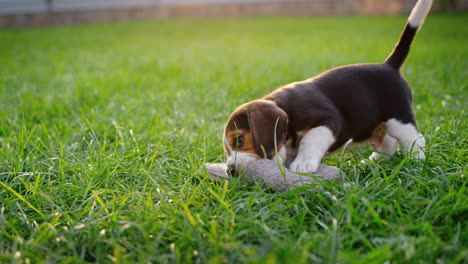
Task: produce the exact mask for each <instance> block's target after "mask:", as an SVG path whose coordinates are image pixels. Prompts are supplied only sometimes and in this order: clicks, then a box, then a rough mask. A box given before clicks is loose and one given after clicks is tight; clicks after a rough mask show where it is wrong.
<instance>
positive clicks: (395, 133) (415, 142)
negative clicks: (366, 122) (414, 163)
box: [385, 118, 426, 159]
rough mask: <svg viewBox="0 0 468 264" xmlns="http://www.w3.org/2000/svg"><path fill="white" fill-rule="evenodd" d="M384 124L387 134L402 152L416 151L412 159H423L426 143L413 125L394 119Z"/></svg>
mask: <svg viewBox="0 0 468 264" xmlns="http://www.w3.org/2000/svg"><path fill="white" fill-rule="evenodd" d="M385 124H386V125H387V133H388V134H389V135H390V136H392V137H394V138H396V139H397V140H398V142H399V143H400V146H401V147H402V149H403V151H405V152H406V153H411V152H414V151H417V153H416V154H415V155H414V156H413V157H415V158H417V159H424V158H425V155H424V147H425V146H426V141H425V140H424V137H423V135H421V133H419V131H418V129H417V128H416V125H415V124H412V123H407V124H404V123H402V122H400V121H398V120H397V119H394V118H392V119H390V120H388V121H387V122H386V123H385Z"/></svg>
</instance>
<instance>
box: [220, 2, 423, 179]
mask: <svg viewBox="0 0 468 264" xmlns="http://www.w3.org/2000/svg"><path fill="white" fill-rule="evenodd" d="M431 5H432V0H419V1H418V2H417V3H416V5H415V7H414V8H413V10H412V11H411V14H410V16H409V18H408V22H407V23H406V26H405V28H404V30H403V33H402V35H401V37H400V40H399V41H398V43H397V45H396V46H395V48H394V50H393V52H392V53H391V54H390V56H389V57H388V58H387V59H386V60H385V62H384V63H378V64H353V65H347V66H342V67H337V68H334V69H331V70H329V71H326V72H324V73H322V74H320V75H318V76H316V77H313V78H311V79H308V80H305V81H300V82H294V83H291V84H288V85H286V86H283V87H281V88H279V89H277V90H275V91H274V92H272V93H270V94H268V95H266V96H264V97H262V98H261V99H258V100H254V101H251V102H248V103H246V104H243V105H241V106H239V107H237V109H235V110H234V112H233V113H232V114H231V115H230V117H229V119H228V121H227V124H226V127H225V130H224V137H223V143H224V149H225V151H226V153H227V163H228V170H229V172H230V173H234V172H235V171H236V170H237V169H239V167H240V166H242V165H243V164H244V165H245V164H246V163H249V162H250V161H252V160H256V159H261V158H267V159H273V158H279V159H281V160H285V158H286V154H288V156H290V155H291V153H289V152H290V151H291V152H297V154H295V156H296V157H295V159H294V161H293V162H292V163H291V164H290V166H289V168H290V170H292V171H293V172H302V173H310V172H315V171H316V170H317V168H318V165H319V163H320V161H321V159H322V158H323V157H324V156H326V155H329V154H333V153H334V152H337V151H340V150H342V149H343V148H344V147H347V146H348V145H349V142H351V144H350V145H351V146H357V145H366V144H371V145H372V147H373V150H374V152H373V153H372V155H371V156H370V159H372V160H377V159H379V158H381V157H382V153H385V154H388V155H392V154H393V153H394V152H395V151H396V150H397V148H398V146H401V148H402V149H403V150H404V151H406V152H413V151H416V152H417V153H416V154H415V156H414V157H415V158H419V159H423V158H424V152H423V148H424V146H425V140H424V137H423V136H422V135H421V134H420V133H419V130H418V128H417V125H416V121H415V118H414V113H413V111H412V109H411V89H410V86H409V84H408V82H407V81H406V80H405V79H404V78H403V76H402V75H401V73H400V68H401V66H402V65H403V63H404V62H405V59H406V57H407V56H408V53H409V50H410V46H411V43H412V41H413V39H414V37H415V36H416V33H417V32H418V29H419V28H420V27H421V25H422V24H423V23H424V20H425V18H426V16H427V14H428V13H429V10H430V9H431Z"/></svg>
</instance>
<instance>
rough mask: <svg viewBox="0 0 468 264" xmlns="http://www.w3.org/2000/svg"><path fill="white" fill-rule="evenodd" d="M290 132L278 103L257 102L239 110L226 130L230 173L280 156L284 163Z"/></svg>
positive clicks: (226, 148) (224, 140) (233, 114)
mask: <svg viewBox="0 0 468 264" xmlns="http://www.w3.org/2000/svg"><path fill="white" fill-rule="evenodd" d="M287 132H288V116H287V114H286V112H284V111H283V110H282V109H281V108H279V107H278V106H277V105H276V104H275V103H274V102H272V101H267V100H255V101H252V102H249V103H246V104H243V105H241V106H239V107H238V108H237V109H236V110H234V112H233V113H232V114H231V116H230V117H229V119H228V122H227V124H226V127H225V129H224V138H223V143H224V150H225V151H226V154H227V164H228V170H230V173H231V174H233V173H235V171H236V170H238V169H239V168H240V167H241V166H242V165H245V164H247V163H249V162H251V161H253V160H256V159H262V158H267V159H272V158H273V157H275V155H276V153H278V154H279V157H280V158H281V159H283V160H284V159H285V158H286V152H285V148H283V146H284V145H285V143H286V138H287ZM275 136H276V137H275ZM275 145H276V147H277V149H275Z"/></svg>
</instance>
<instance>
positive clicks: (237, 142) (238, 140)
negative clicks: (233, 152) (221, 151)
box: [234, 136, 244, 148]
mask: <svg viewBox="0 0 468 264" xmlns="http://www.w3.org/2000/svg"><path fill="white" fill-rule="evenodd" d="M234 145H235V146H236V148H241V147H242V145H244V136H238V137H236V140H235V141H234Z"/></svg>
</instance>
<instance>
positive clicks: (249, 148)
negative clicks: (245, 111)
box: [225, 130, 260, 158]
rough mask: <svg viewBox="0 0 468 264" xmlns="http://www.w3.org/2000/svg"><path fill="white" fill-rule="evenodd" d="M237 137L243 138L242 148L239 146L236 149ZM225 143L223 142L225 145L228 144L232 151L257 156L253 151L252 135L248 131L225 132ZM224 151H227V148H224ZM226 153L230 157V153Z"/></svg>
mask: <svg viewBox="0 0 468 264" xmlns="http://www.w3.org/2000/svg"><path fill="white" fill-rule="evenodd" d="M239 136H243V137H244V143H243V144H242V146H240V148H237V147H236V141H237V140H236V139H237V137H239ZM226 141H227V142H225V144H226V143H227V144H229V147H230V149H231V150H233V151H238V152H247V153H252V154H255V155H257V156H258V154H257V152H256V151H255V147H254V144H253V139H252V135H251V134H250V132H248V131H245V130H236V131H226ZM225 149H228V148H227V147H226V146H225ZM227 152H228V155H230V151H227ZM259 158H260V156H259Z"/></svg>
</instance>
